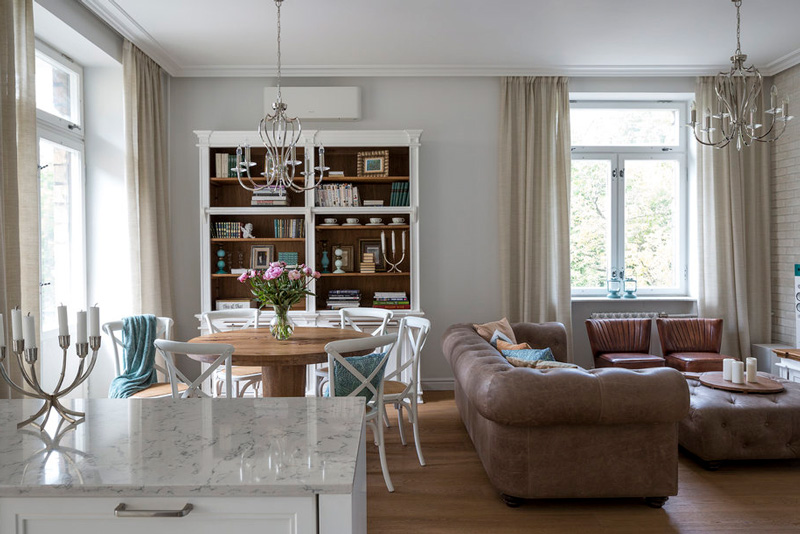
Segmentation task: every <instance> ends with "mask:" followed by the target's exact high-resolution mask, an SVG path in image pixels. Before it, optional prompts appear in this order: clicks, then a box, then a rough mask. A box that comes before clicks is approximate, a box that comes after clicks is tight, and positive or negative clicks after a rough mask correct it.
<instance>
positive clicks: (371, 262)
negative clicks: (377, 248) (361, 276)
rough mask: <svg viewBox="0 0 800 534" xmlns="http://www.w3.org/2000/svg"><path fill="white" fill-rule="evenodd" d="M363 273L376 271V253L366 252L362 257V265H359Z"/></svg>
mask: <svg viewBox="0 0 800 534" xmlns="http://www.w3.org/2000/svg"><path fill="white" fill-rule="evenodd" d="M359 268H360V270H361V272H362V273H374V272H375V254H372V253H371V252H365V253H364V255H363V256H362V257H361V265H360V266H359Z"/></svg>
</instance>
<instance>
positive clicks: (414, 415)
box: [408, 400, 425, 465]
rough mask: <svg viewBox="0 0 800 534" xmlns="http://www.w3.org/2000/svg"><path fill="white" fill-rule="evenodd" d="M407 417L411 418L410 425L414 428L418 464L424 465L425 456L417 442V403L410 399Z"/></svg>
mask: <svg viewBox="0 0 800 534" xmlns="http://www.w3.org/2000/svg"><path fill="white" fill-rule="evenodd" d="M408 416H409V418H412V421H411V426H412V428H413V429H414V445H415V446H416V447H417V458H419V465H425V458H423V457H422V446H421V445H420V444H419V417H418V412H417V403H416V402H415V401H414V400H412V401H411V409H410V410H409V411H408Z"/></svg>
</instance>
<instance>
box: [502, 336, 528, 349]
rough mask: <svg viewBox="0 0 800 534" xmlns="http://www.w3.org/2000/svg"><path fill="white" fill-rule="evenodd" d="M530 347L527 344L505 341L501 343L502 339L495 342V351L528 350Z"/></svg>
mask: <svg viewBox="0 0 800 534" xmlns="http://www.w3.org/2000/svg"><path fill="white" fill-rule="evenodd" d="M530 348H531V346H530V345H528V344H527V343H516V344H515V343H509V342H507V341H503V340H502V339H498V340H497V350H499V351H501V352H502V351H504V350H522V349H530Z"/></svg>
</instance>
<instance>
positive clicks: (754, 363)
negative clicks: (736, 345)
mask: <svg viewBox="0 0 800 534" xmlns="http://www.w3.org/2000/svg"><path fill="white" fill-rule="evenodd" d="M746 362H747V371H746V372H747V381H748V382H758V360H756V359H755V358H747V360H746Z"/></svg>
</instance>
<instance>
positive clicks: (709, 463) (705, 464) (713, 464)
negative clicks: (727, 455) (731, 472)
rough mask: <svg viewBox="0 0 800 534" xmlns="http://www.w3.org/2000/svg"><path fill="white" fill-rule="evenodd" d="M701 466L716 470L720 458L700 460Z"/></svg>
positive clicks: (719, 463) (720, 463) (719, 464)
mask: <svg viewBox="0 0 800 534" xmlns="http://www.w3.org/2000/svg"><path fill="white" fill-rule="evenodd" d="M702 464H703V468H704V469H705V470H706V471H716V470H717V469H719V468H720V466H722V461H720V460H711V461H704V462H702Z"/></svg>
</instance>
